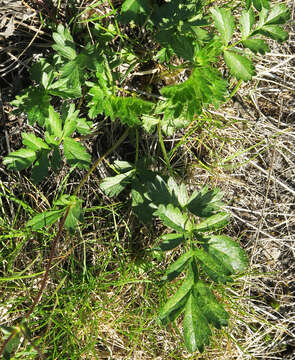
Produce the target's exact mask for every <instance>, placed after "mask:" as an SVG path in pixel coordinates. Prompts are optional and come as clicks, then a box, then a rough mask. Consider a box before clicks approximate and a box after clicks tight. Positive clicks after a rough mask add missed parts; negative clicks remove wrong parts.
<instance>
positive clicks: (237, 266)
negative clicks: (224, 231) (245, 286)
mask: <svg viewBox="0 0 295 360" xmlns="http://www.w3.org/2000/svg"><path fill="white" fill-rule="evenodd" d="M208 253H209V254H211V255H213V256H215V257H216V258H217V259H218V260H220V262H222V263H223V264H224V265H225V266H226V267H227V268H228V269H229V270H230V271H231V272H232V273H235V272H238V271H244V270H245V269H246V268H247V267H248V259H247V255H246V253H245V251H244V250H243V249H242V248H241V247H240V246H239V244H237V243H236V242H235V241H233V240H232V239H231V238H230V237H228V236H225V235H211V236H210V239H209V241H208Z"/></svg>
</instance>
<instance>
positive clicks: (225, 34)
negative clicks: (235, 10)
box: [210, 7, 235, 45]
mask: <svg viewBox="0 0 295 360" xmlns="http://www.w3.org/2000/svg"><path fill="white" fill-rule="evenodd" d="M210 11H211V14H212V17H213V19H214V25H215V27H216V28H217V30H218V31H219V32H220V34H221V39H222V40H223V41H224V43H225V45H227V44H228V43H229V42H230V40H231V38H232V36H233V32H234V29H235V21H234V17H233V15H232V13H231V11H230V10H226V9H223V8H221V9H220V8H217V7H215V8H211V9H210Z"/></svg>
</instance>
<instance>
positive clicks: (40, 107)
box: [11, 87, 50, 126]
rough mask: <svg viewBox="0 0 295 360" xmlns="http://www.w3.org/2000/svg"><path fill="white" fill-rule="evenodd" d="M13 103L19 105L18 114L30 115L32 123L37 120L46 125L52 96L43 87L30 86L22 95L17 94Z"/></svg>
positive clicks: (29, 118) (30, 122)
mask: <svg viewBox="0 0 295 360" xmlns="http://www.w3.org/2000/svg"><path fill="white" fill-rule="evenodd" d="M11 104H12V105H14V106H16V107H17V110H16V111H15V113H16V114H19V113H26V114H27V115H28V120H29V124H30V125H34V124H35V122H37V123H38V124H39V125H40V126H44V120H45V119H46V118H47V117H48V109H49V105H50V96H49V95H48V94H47V92H46V91H44V90H43V89H39V88H34V87H29V88H28V89H26V90H25V91H24V93H23V94H22V95H17V96H16V98H15V100H13V101H12V102H11Z"/></svg>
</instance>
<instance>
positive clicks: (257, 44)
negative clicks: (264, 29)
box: [242, 39, 270, 55]
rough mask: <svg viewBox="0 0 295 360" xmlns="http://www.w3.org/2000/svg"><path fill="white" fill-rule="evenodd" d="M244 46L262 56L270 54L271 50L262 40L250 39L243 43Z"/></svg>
mask: <svg viewBox="0 0 295 360" xmlns="http://www.w3.org/2000/svg"><path fill="white" fill-rule="evenodd" d="M242 44H243V45H244V46H245V47H246V48H248V49H250V50H251V51H252V52H254V53H255V54H256V53H260V54H262V55H264V54H265V53H267V52H270V49H269V47H268V45H267V44H266V42H265V41H264V40H261V39H248V40H244V41H242Z"/></svg>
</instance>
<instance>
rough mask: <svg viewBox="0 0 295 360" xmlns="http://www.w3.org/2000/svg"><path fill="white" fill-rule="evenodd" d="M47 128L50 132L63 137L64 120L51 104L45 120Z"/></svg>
mask: <svg viewBox="0 0 295 360" xmlns="http://www.w3.org/2000/svg"><path fill="white" fill-rule="evenodd" d="M45 126H46V129H47V130H48V132H49V134H51V135H53V136H55V137H57V138H61V137H62V120H61V118H60V115H59V113H58V112H56V111H55V110H54V108H53V107H52V106H49V112H48V118H47V119H46V122H45Z"/></svg>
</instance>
